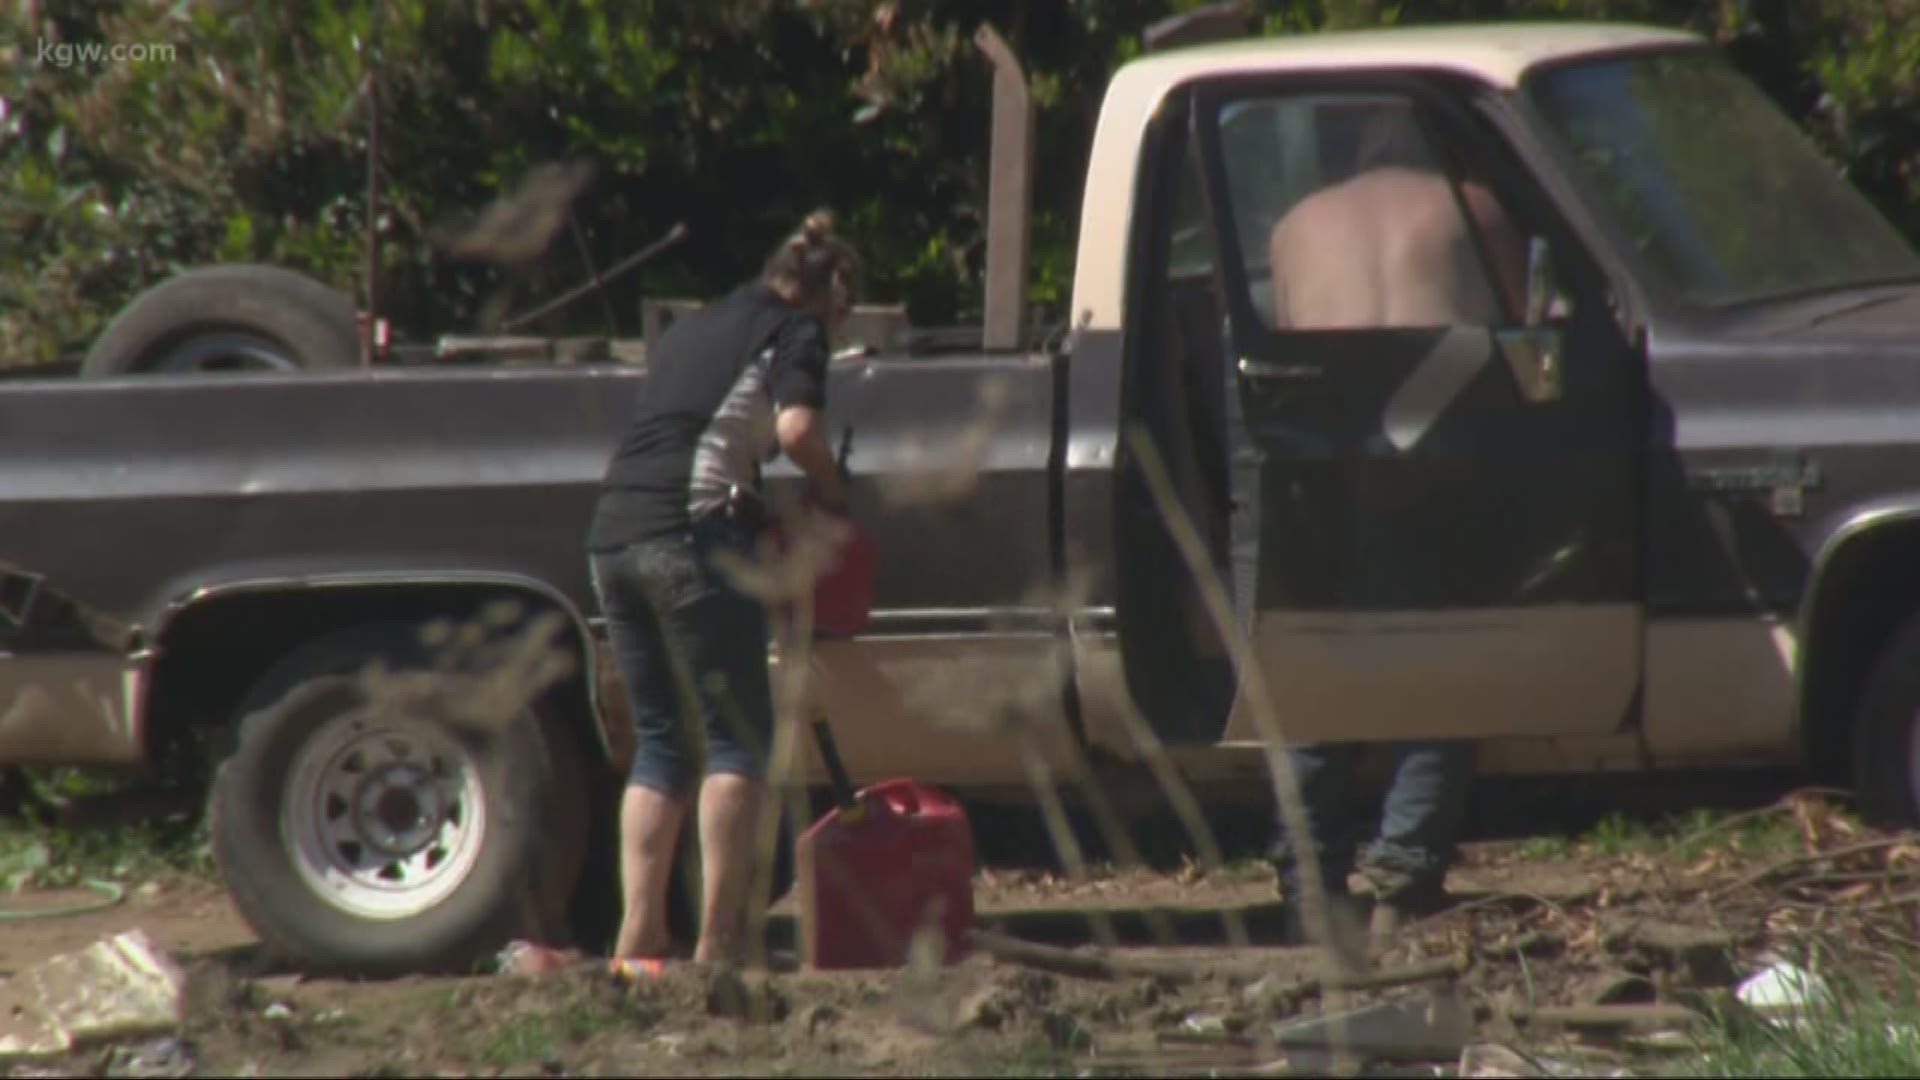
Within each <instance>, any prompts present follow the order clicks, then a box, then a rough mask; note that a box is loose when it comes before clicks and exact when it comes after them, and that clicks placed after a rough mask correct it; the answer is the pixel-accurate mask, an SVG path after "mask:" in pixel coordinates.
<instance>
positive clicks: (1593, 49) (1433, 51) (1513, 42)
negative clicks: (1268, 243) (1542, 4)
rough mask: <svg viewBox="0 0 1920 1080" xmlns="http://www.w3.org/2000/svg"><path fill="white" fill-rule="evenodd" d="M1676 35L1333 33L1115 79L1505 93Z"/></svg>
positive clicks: (1585, 30)
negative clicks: (1468, 79)
mask: <svg viewBox="0 0 1920 1080" xmlns="http://www.w3.org/2000/svg"><path fill="white" fill-rule="evenodd" d="M1704 43H1705V39H1703V38H1702V37H1700V36H1699V35H1698V34H1693V33H1689V32H1686V31H1681V30H1665V29H1660V28H1657V27H1652V26H1636V25H1632V24H1623V23H1548V22H1543V23H1499V24H1492V23H1484V24H1460V25H1453V26H1433V27H1425V26H1423V27H1396V28H1390V29H1377V30H1337V31H1324V32H1320V33H1308V34H1293V35H1287V36H1277V37H1264V38H1252V39H1248V40H1242V41H1232V42H1224V43H1220V44H1212V45H1196V46H1191V47H1188V48H1183V49H1173V50H1169V51H1167V52H1164V53H1156V54H1153V55H1150V56H1147V57H1144V58H1141V59H1138V60H1134V61H1132V62H1130V63H1128V64H1127V65H1125V66H1124V67H1122V68H1121V69H1120V71H1119V72H1118V73H1116V75H1115V81H1116V82H1119V81H1122V80H1124V81H1128V82H1132V81H1134V80H1140V81H1142V82H1144V83H1148V84H1156V83H1157V84H1159V85H1160V86H1162V87H1170V86H1172V85H1175V84H1177V83H1180V82H1183V81H1185V79H1186V78H1188V77H1189V76H1191V75H1196V74H1200V73H1202V72H1206V73H1212V74H1219V73H1222V72H1225V71H1232V70H1235V69H1240V70H1245V71H1247V72H1248V73H1257V72H1278V71H1339V70H1346V69H1354V68H1369V67H1408V66H1413V67H1427V68H1441V69H1445V70H1450V71H1456V72H1459V73H1460V74H1463V75H1469V76H1472V77H1475V78H1478V79H1480V80H1482V81H1484V82H1487V83H1489V84H1491V85H1493V86H1496V87H1499V88H1501V89H1504V90H1512V89H1516V88H1518V87H1519V85H1520V80H1521V78H1522V77H1524V76H1525V75H1526V73H1527V72H1528V71H1529V70H1530V69H1532V68H1533V67H1535V66H1536V65H1539V64H1546V63H1552V62H1553V61H1556V60H1570V59H1574V58H1577V57H1581V56H1592V55H1596V54H1600V53H1610V52H1619V51H1623V50H1635V49H1650V48H1669V47H1672V46H1675V45H1701V44H1704Z"/></svg>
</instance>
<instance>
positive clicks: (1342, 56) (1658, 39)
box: [1073, 22, 1707, 331]
mask: <svg viewBox="0 0 1920 1080" xmlns="http://www.w3.org/2000/svg"><path fill="white" fill-rule="evenodd" d="M1706 44H1707V40H1706V39H1705V38H1703V37H1701V36H1700V35H1698V34H1692V33H1688V32H1685V31H1678V30H1663V29H1658V28H1655V27H1651V26H1638V25H1632V24H1623V23H1548V22H1532V23H1501V24H1455V25H1452V26H1442V27H1396V28H1391V29H1376V30H1342V31H1322V32H1317V33H1309V34H1291V35H1286V36H1275V37H1264V38H1253V39H1248V40H1241V41H1233V42H1226V43H1220V44H1209V45H1195V46H1189V47H1186V48H1181V49H1169V50H1167V51H1166V52H1162V53H1152V54H1149V55H1147V56H1144V57H1141V58H1139V59H1137V60H1132V61H1129V62H1128V63H1126V64H1125V65H1123V66H1121V68H1120V69H1119V70H1118V71H1116V72H1115V73H1114V75H1113V79H1112V81H1111V82H1109V83H1108V85H1107V95H1106V100H1105V101H1104V103H1103V104H1102V105H1101V109H1100V122H1099V124H1098V125H1097V127H1096V129H1095V132H1094V140H1093V148H1092V153H1091V155H1090V157H1089V160H1088V165H1087V189H1086V193H1085V196H1084V198H1083V200H1082V204H1081V216H1080V224H1081V230H1080V238H1079V248H1078V255H1077V258H1076V260H1075V264H1074V286H1073V311H1074V316H1073V317H1074V321H1075V322H1076V324H1078V325H1081V326H1083V327H1085V328H1086V329H1089V330H1093V331H1105V330H1118V329H1119V327H1120V325H1121V321H1122V315H1121V307H1122V298H1123V290H1122V285H1123V282H1124V280H1125V274H1126V265H1127V257H1128V255H1129V254H1130V253H1131V252H1130V248H1129V240H1130V237H1131V233H1130V230H1129V228H1128V225H1129V223H1130V222H1131V221H1132V216H1133V201H1134V196H1135V191H1134V182H1135V180H1136V178H1137V167H1138V164H1139V162H1138V160H1137V159H1138V155H1139V152H1140V140H1141V136H1142V134H1143V133H1144V131H1145V129H1146V126H1147V122H1148V120H1149V119H1150V118H1151V117H1152V115H1153V113H1154V111H1155V110H1156V109H1158V108H1159V107H1160V102H1161V101H1162V100H1164V99H1165V98H1166V96H1167V94H1168V93H1170V92H1171V91H1172V90H1173V89H1174V88H1176V87H1178V86H1180V85H1182V84H1183V83H1186V82H1189V81H1191V80H1193V79H1197V78H1201V77H1203V76H1232V75H1262V74H1279V73H1285V72H1302V71H1356V70H1361V69H1365V68H1402V69H1406V68H1424V69H1427V70H1440V71H1452V72H1455V73H1458V74H1462V75H1466V76H1469V77H1472V78H1476V79H1479V80H1481V81H1483V82H1485V83H1487V84H1489V85H1491V86H1493V87H1495V88H1497V89H1501V90H1509V91H1511V90H1515V89H1517V88H1518V87H1519V85H1520V81H1521V79H1522V78H1524V77H1525V76H1526V74H1527V72H1528V71H1529V70H1531V69H1532V68H1534V67H1535V66H1537V65H1540V64H1547V63H1552V62H1554V61H1556V60H1571V59H1575V58H1578V57H1582V56H1601V55H1605V54H1608V53H1620V52H1633V51H1637V50H1642V49H1660V48H1672V47H1675V46H1695V47H1700V46H1705V45H1706Z"/></svg>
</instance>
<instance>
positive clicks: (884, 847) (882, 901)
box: [794, 724, 973, 970]
mask: <svg viewBox="0 0 1920 1080" xmlns="http://www.w3.org/2000/svg"><path fill="white" fill-rule="evenodd" d="M815 731H816V733H817V734H819V735H821V736H822V737H823V739H824V738H825V728H824V725H820V724H816V725H815ZM822 749H823V751H825V753H826V756H827V758H828V762H827V764H828V768H829V771H831V772H833V773H836V774H838V775H837V776H836V781H837V782H836V784H835V787H836V788H841V785H842V782H843V781H844V776H845V773H844V771H842V770H841V769H840V766H839V761H838V758H837V756H836V755H834V754H833V753H832V750H831V743H830V742H823V744H822ZM840 803H841V805H840V806H839V807H837V808H835V809H834V810H833V811H832V812H831V813H829V814H827V815H826V816H825V817H823V818H821V819H820V820H819V821H817V822H815V823H814V825H813V827H812V828H810V829H808V830H807V831H806V832H805V833H804V834H802V835H801V837H800V840H799V843H798V844H797V845H796V851H795V864H796V865H795V881H794V889H795V892H796V897H797V899H798V902H799V907H800V948H801V955H802V956H803V957H804V958H805V960H806V963H807V966H809V967H811V968H816V969H821V970H832V969H844V968H880V967H898V966H900V965H902V964H904V963H906V960H907V951H908V947H909V945H910V944H911V942H912V940H913V936H914V934H915V933H917V932H919V931H920V930H921V929H922V928H931V929H932V930H933V932H935V933H937V934H938V935H939V939H940V941H941V943H942V946H943V949H942V951H943V953H944V957H943V959H944V960H945V962H947V963H953V962H954V961H956V960H959V959H960V958H961V957H962V956H963V955H965V952H966V933H967V929H968V928H969V927H970V926H971V925H972V923H973V829H972V827H971V826H969V825H968V824H967V817H966V814H965V813H963V812H962V811H961V809H960V805H959V804H958V803H957V802H955V801H954V800H953V799H951V798H949V797H948V796H947V795H946V794H945V793H943V792H941V791H939V790H937V789H935V788H931V787H928V786H926V785H924V784H920V783H916V782H914V781H912V780H886V781H883V782H881V783H878V784H874V785H873V786H871V787H868V788H866V789H864V790H862V791H860V792H859V793H858V794H851V793H848V792H845V791H842V793H841V798H840Z"/></svg>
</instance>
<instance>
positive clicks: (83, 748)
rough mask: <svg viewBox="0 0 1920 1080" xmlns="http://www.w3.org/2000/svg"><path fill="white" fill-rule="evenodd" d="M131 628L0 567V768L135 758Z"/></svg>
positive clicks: (35, 577)
mask: <svg viewBox="0 0 1920 1080" xmlns="http://www.w3.org/2000/svg"><path fill="white" fill-rule="evenodd" d="M137 639H138V635H137V633H136V632H135V631H134V629H133V627H131V626H129V625H127V624H126V623H123V622H120V621H119V620H116V619H113V618H111V617H109V616H107V615H104V614H102V613H101V612H98V611H95V610H93V609H92V608H90V607H88V606H86V605H85V604H82V603H80V602H79V601H77V600H75V599H73V598H72V597H71V596H68V595H67V594H65V593H63V592H61V591H59V590H58V589H56V588H54V587H53V586H52V585H50V584H49V583H48V582H47V580H46V579H45V578H44V577H42V576H41V575H39V574H36V573H34V572H32V571H30V570H25V569H22V568H19V567H15V566H7V565H4V564H0V765H18V764H38V763H46V764H55V763H58V764H119V763H130V762H135V761H138V760H139V758H140V744H141V737H140V734H141V733H140V723H139V721H140V713H139V702H140V698H141V690H142V684H143V680H144V677H145V667H146V665H145V662H144V661H143V660H141V659H139V658H138V657H137V656H136V655H135V653H134V646H135V643H136V641H137Z"/></svg>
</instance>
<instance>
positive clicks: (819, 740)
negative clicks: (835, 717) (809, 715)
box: [813, 716, 861, 816]
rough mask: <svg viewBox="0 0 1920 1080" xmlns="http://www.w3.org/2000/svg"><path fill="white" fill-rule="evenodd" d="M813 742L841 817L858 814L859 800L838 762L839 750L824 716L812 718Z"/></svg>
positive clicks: (844, 768)
mask: <svg viewBox="0 0 1920 1080" xmlns="http://www.w3.org/2000/svg"><path fill="white" fill-rule="evenodd" d="M813 741H814V742H815V743H816V744H818V745H819V747H820V760H821V762H822V763H823V764H825V765H826V767H827V780H828V781H829V782H830V783H831V784H832V785H833V801H834V804H835V805H836V806H838V807H839V808H840V813H841V814H842V815H843V816H850V815H854V814H857V813H859V811H860V809H861V807H860V800H859V799H858V798H857V797H856V794H855V792H854V790H853V780H852V779H851V778H849V777H848V776H847V767H846V765H844V764H842V763H841V761H840V748H839V747H838V746H835V745H834V742H833V732H832V731H831V730H830V729H829V728H828V727H827V720H826V717H824V716H816V717H814V718H813Z"/></svg>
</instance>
